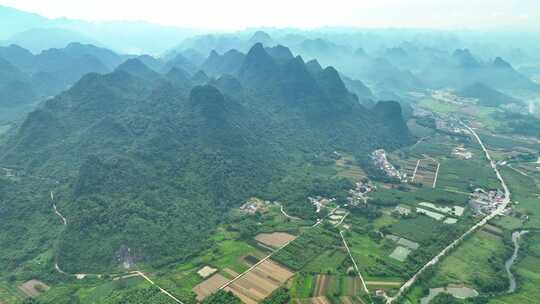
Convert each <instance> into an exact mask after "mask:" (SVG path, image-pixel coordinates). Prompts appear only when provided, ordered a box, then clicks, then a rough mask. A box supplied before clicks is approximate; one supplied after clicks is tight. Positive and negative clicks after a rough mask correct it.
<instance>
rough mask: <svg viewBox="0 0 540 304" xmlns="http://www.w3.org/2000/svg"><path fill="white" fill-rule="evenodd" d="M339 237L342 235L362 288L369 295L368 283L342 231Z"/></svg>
mask: <svg viewBox="0 0 540 304" xmlns="http://www.w3.org/2000/svg"><path fill="white" fill-rule="evenodd" d="M339 235H341V240H342V241H343V245H345V248H346V249H347V252H348V253H349V257H350V258H351V261H352V262H353V265H354V269H355V270H356V273H358V277H359V278H360V281H361V282H362V288H364V291H365V292H366V293H367V294H369V290H368V288H367V286H366V281H365V280H364V277H363V276H362V273H360V269H358V265H356V261H355V260H354V258H353V256H352V253H351V250H350V249H349V245H347V241H345V237H344V236H343V231H340V232H339Z"/></svg>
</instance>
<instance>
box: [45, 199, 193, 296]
mask: <svg viewBox="0 0 540 304" xmlns="http://www.w3.org/2000/svg"><path fill="white" fill-rule="evenodd" d="M51 202H52V204H53V209H54V213H55V214H56V215H58V217H60V219H62V224H63V225H64V226H67V219H66V218H65V217H64V216H63V215H62V213H60V211H58V208H56V203H55V202H54V193H53V192H52V191H51ZM54 268H55V269H56V271H58V272H59V273H61V274H63V275H68V276H74V277H76V278H77V279H83V278H85V277H86V276H96V277H98V278H101V277H102V275H101V274H88V273H76V274H71V273H67V272H65V271H63V270H62V268H60V266H59V265H58V261H56V262H55V263H54ZM134 276H140V277H141V278H143V279H145V280H146V281H147V282H148V283H150V284H152V285H154V286H156V288H158V289H159V290H160V291H161V292H162V293H164V294H165V295H166V296H168V297H169V298H171V299H172V300H174V301H175V302H176V303H179V304H184V303H183V302H182V301H180V300H179V299H178V298H176V297H175V296H173V295H172V294H171V293H170V292H168V291H167V290H165V289H163V288H161V287H160V286H159V285H157V284H156V283H155V282H154V281H152V280H151V279H150V278H149V277H148V276H146V274H144V273H143V272H141V271H132V272H128V273H126V274H124V275H122V276H119V277H116V278H113V280H119V279H125V278H130V277H134Z"/></svg>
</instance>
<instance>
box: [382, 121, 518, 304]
mask: <svg viewBox="0 0 540 304" xmlns="http://www.w3.org/2000/svg"><path fill="white" fill-rule="evenodd" d="M461 124H462V125H463V126H464V127H465V128H466V129H467V130H469V132H471V134H472V135H473V136H474V138H475V139H476V141H477V142H478V144H480V146H481V147H482V150H483V151H484V154H485V155H486V158H487V159H488V161H489V163H490V165H491V168H493V171H495V174H496V175H497V179H498V180H499V182H500V183H501V186H502V187H503V190H504V199H503V201H502V202H501V203H500V204H499V206H498V207H497V209H495V210H494V211H493V212H492V213H490V214H489V215H487V216H486V217H484V218H483V219H482V220H481V221H480V222H478V223H476V224H475V225H474V226H472V227H471V228H470V229H469V230H467V231H466V232H465V233H463V234H462V235H461V236H460V237H459V238H457V239H456V240H454V241H453V242H452V243H450V245H448V246H447V247H446V248H444V249H443V250H442V251H441V252H439V254H437V255H436V256H435V257H433V259H431V260H430V261H429V262H427V263H426V264H425V265H424V266H423V267H422V268H420V270H418V272H417V273H416V274H415V275H414V276H412V277H411V278H410V279H409V280H408V281H407V282H405V284H403V285H402V286H401V288H399V291H398V293H397V294H396V295H395V296H393V297H387V298H386V303H387V304H391V303H394V302H395V301H396V300H397V299H398V298H399V297H401V296H402V295H404V294H405V292H406V291H407V290H408V289H409V288H411V286H412V285H414V283H415V282H416V281H417V280H418V278H419V277H420V276H421V275H422V274H423V273H424V272H425V271H426V270H427V269H428V268H429V267H431V266H433V265H435V264H437V263H438V262H439V261H440V260H441V259H442V258H443V257H444V256H445V255H446V254H447V253H448V252H449V251H450V250H452V249H453V248H455V247H456V246H458V245H459V244H460V243H461V242H462V241H463V240H464V239H465V238H466V237H467V236H469V235H470V234H471V233H473V232H474V231H476V230H477V229H478V228H480V227H482V226H484V225H485V224H486V223H487V222H489V221H490V220H492V219H493V218H494V217H496V216H498V215H501V214H502V213H503V212H504V210H505V209H506V207H507V206H508V204H510V195H511V193H510V190H509V189H508V186H507V185H506V182H505V181H504V179H503V178H502V176H501V173H500V172H499V169H498V168H497V163H496V162H495V161H494V160H493V159H492V158H491V155H489V151H488V150H487V148H486V147H485V146H484V143H483V142H482V140H481V139H480V136H478V134H477V133H476V132H475V131H474V130H473V129H472V128H471V127H469V126H467V125H466V124H465V123H463V122H461Z"/></svg>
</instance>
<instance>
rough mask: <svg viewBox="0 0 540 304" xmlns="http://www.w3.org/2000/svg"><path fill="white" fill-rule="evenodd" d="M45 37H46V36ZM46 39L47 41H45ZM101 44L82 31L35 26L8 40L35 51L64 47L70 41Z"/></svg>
mask: <svg viewBox="0 0 540 304" xmlns="http://www.w3.org/2000/svg"><path fill="white" fill-rule="evenodd" d="M44 37H45V38H44ZM44 40H46V43H44ZM74 42H76V43H84V44H94V45H99V44H100V43H99V42H97V41H96V40H94V39H92V38H90V37H87V36H85V35H83V34H81V33H78V32H75V31H72V30H67V29H62V28H35V29H29V30H26V31H23V32H19V33H16V34H15V35H13V36H11V37H10V38H9V39H8V40H7V43H8V44H17V45H20V46H22V47H24V48H26V49H28V50H30V51H32V52H34V53H39V52H41V51H43V50H44V49H48V48H62V47H65V46H66V45H68V44H70V43H74Z"/></svg>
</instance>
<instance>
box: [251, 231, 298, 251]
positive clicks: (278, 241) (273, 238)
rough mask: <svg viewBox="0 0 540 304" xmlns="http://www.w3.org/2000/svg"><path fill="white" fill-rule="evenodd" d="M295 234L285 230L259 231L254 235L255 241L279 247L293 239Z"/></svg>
mask: <svg viewBox="0 0 540 304" xmlns="http://www.w3.org/2000/svg"><path fill="white" fill-rule="evenodd" d="M295 238H296V236H294V235H291V234H288V233H285V232H273V233H261V234H259V235H257V236H256V237H255V240H257V242H259V243H261V244H263V245H266V246H270V247H273V248H280V247H282V246H283V245H285V244H287V243H288V242H290V241H292V240H294V239H295Z"/></svg>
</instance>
